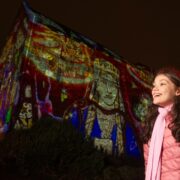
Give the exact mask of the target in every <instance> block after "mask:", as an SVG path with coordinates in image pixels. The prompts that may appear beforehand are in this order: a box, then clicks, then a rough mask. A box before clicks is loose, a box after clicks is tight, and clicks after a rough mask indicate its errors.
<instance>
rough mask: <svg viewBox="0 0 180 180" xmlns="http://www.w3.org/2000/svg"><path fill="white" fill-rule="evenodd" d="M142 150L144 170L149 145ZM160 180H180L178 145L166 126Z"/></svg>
mask: <svg viewBox="0 0 180 180" xmlns="http://www.w3.org/2000/svg"><path fill="white" fill-rule="evenodd" d="M143 148H144V160H145V169H146V167H147V159H148V151H149V143H148V144H144V147H143ZM161 180H180V143H177V142H176V141H175V139H174V137H173V136H172V133H171V130H170V129H169V128H168V126H167V125H166V129H165V133H164V140H163V147H162V167H161Z"/></svg>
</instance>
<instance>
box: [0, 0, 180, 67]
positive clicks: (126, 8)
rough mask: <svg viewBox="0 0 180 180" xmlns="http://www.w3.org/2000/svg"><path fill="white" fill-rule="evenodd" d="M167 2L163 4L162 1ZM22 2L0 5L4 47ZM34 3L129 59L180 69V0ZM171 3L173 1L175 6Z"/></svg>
mask: <svg viewBox="0 0 180 180" xmlns="http://www.w3.org/2000/svg"><path fill="white" fill-rule="evenodd" d="M162 2H163V3H162ZM20 3H21V0H6V1H3V4H1V6H0V27H1V28H0V47H1V48H2V47H3V45H4V43H5V40H6V38H7V36H8V34H9V32H10V31H11V28H12V24H13V22H14V20H15V17H16V15H17V12H18V8H19V7H20ZM29 3H30V5H31V7H32V8H33V9H34V10H36V11H38V12H40V13H41V14H43V15H45V16H47V17H49V18H51V19H52V20H55V21H56V22H59V23H61V24H63V25H65V26H67V27H69V28H71V29H73V30H75V31H77V32H80V33H81V34H84V35H86V36H87V37H89V38H91V39H92V40H94V41H96V42H98V43H100V44H102V45H104V46H105V47H107V48H109V49H110V50H112V51H114V52H116V53H117V54H119V55H120V56H122V57H124V58H125V59H126V60H127V61H129V62H130V63H137V62H139V63H141V64H144V65H147V66H150V67H151V68H153V69H157V68H159V67H161V66H166V65H171V66H176V67H178V68H180V10H179V7H180V4H175V1H172V2H170V1H169V4H166V3H165V2H164V1H161V2H160V1H154V2H153V1H144V0H131V1H130V0H111V1H107V0H76V1H75V0H71V1H70V0H64V1H62V0H46V1H45V0H29ZM170 3H171V4H170Z"/></svg>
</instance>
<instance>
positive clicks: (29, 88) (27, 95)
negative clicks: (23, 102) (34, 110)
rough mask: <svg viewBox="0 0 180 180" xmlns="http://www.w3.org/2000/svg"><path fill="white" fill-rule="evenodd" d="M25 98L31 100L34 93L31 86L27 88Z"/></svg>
mask: <svg viewBox="0 0 180 180" xmlns="http://www.w3.org/2000/svg"><path fill="white" fill-rule="evenodd" d="M25 97H27V98H30V97H32V92H31V86H30V85H27V86H26V88H25Z"/></svg>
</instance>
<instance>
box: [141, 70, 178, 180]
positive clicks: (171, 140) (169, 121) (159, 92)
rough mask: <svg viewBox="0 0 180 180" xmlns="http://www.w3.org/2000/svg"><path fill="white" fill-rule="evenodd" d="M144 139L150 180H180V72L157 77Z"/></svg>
mask: <svg viewBox="0 0 180 180" xmlns="http://www.w3.org/2000/svg"><path fill="white" fill-rule="evenodd" d="M152 98H153V103H152V106H151V107H150V109H149V114H148V117H147V122H146V125H145V135H144V139H143V140H144V160H145V179H146V180H180V72H179V71H178V70H176V69H174V68H163V69H160V70H159V71H158V73H157V74H156V76H155V79H154V82H153V88H152Z"/></svg>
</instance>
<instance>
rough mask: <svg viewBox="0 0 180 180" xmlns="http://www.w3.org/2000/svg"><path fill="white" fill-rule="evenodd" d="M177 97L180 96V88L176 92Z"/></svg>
mask: <svg viewBox="0 0 180 180" xmlns="http://www.w3.org/2000/svg"><path fill="white" fill-rule="evenodd" d="M176 96H180V87H178V89H177V90H176Z"/></svg>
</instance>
